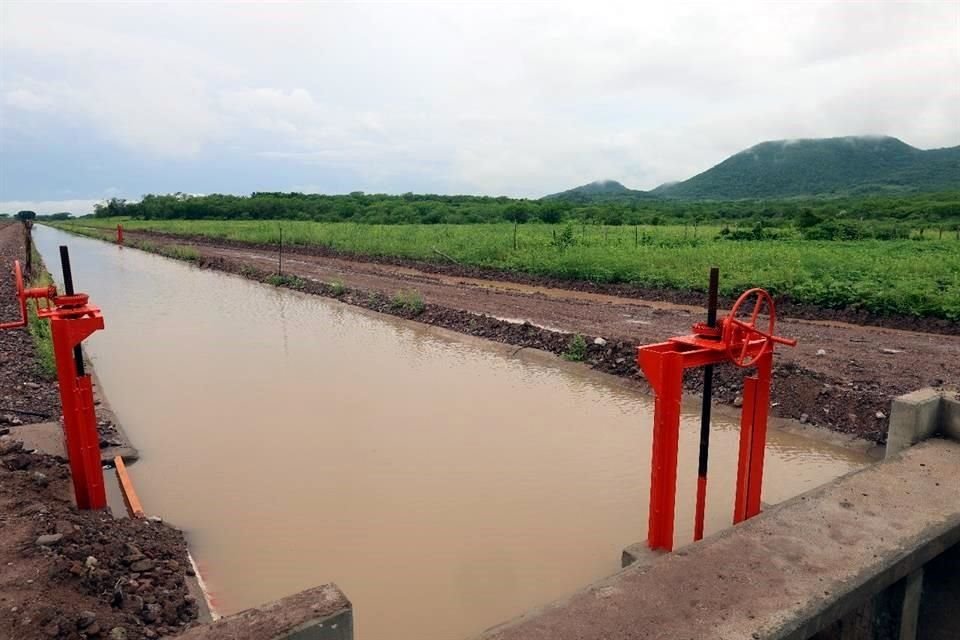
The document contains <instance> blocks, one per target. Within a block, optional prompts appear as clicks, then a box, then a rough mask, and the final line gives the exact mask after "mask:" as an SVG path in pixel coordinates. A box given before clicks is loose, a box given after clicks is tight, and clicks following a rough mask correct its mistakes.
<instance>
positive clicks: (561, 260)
mask: <svg viewBox="0 0 960 640" xmlns="http://www.w3.org/2000/svg"><path fill="white" fill-rule="evenodd" d="M117 222H118V220H117V219H115V218H114V219H106V220H104V219H101V220H98V219H84V220H77V221H70V222H66V223H62V224H58V225H57V226H62V227H64V228H66V229H71V230H77V231H79V232H84V231H85V230H84V229H82V227H84V226H88V227H89V226H96V227H100V228H104V229H112V228H115V227H116V224H117ZM123 224H124V228H125V229H128V230H132V231H135V230H138V229H147V230H156V231H165V232H169V233H176V234H188V235H193V234H196V235H201V236H208V237H212V238H225V239H231V240H240V241H247V242H260V243H276V242H277V240H278V238H279V223H278V222H277V221H269V222H259V221H203V220H169V221H156V220H124V221H123ZM282 226H283V241H284V245H285V246H290V245H320V246H325V247H330V248H333V249H336V250H340V251H347V252H353V253H358V254H364V255H370V256H399V257H405V258H414V259H420V260H431V261H442V262H448V260H447V259H446V258H444V257H442V256H441V255H440V254H444V255H446V256H450V257H451V258H453V259H455V260H456V261H457V262H458V263H460V264H463V265H470V266H478V267H493V268H498V269H505V270H512V271H519V272H526V273H531V274H537V275H544V276H551V277H556V278H560V279H571V280H573V279H575V280H587V281H593V282H599V283H632V284H636V285H640V286H646V287H660V288H671V289H679V290H693V291H704V290H705V288H706V284H707V274H708V272H709V268H710V266H712V265H716V266H719V267H720V275H721V279H720V282H721V284H720V288H721V293H722V294H724V295H728V296H733V295H737V294H739V293H740V292H742V291H743V290H745V289H748V288H750V287H754V286H761V287H764V288H766V289H768V290H769V291H770V292H771V293H773V294H775V295H780V296H782V295H789V296H790V297H791V298H792V299H793V300H794V301H797V302H803V303H810V304H814V305H818V306H821V307H826V308H842V307H851V308H859V309H865V310H867V311H870V312H873V313H876V314H880V315H889V314H904V315H914V316H932V317H939V318H946V319H949V320H960V242H958V241H957V239H955V238H954V237H952V236H950V237H945V238H944V239H943V240H936V239H930V238H929V237H928V239H924V240H916V239H914V240H849V241H813V240H803V239H802V238H800V236H799V234H798V233H797V232H796V231H795V230H793V229H777V230H775V232H776V233H778V234H779V237H778V238H777V239H772V240H758V241H732V240H720V239H717V235H718V233H719V231H720V228H719V227H717V226H700V227H699V229H697V231H696V236H694V230H693V227H692V226H691V227H683V226H646V227H639V228H635V227H631V226H616V227H614V226H606V227H604V226H597V225H583V224H579V223H576V224H559V225H546V224H525V225H520V228H519V236H518V248H517V249H514V248H513V225H512V224H471V225H442V224H440V225H368V224H354V223H323V222H306V221H283V222H282ZM86 232H87V233H90V234H95V233H97V232H96V231H92V230H86Z"/></svg>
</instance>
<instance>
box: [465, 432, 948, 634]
mask: <svg viewBox="0 0 960 640" xmlns="http://www.w3.org/2000/svg"><path fill="white" fill-rule="evenodd" d="M958 477H960V443H956V442H952V441H948V440H940V439H934V440H928V441H926V442H924V443H922V444H918V445H916V446H914V447H912V448H910V449H907V450H905V451H902V452H901V453H899V454H897V455H894V456H892V457H891V458H889V459H888V460H887V461H885V462H883V463H881V464H876V465H873V466H871V467H867V468H865V469H862V470H860V471H857V472H854V473H852V474H849V475H847V476H844V477H843V478H840V479H839V480H837V481H835V482H833V483H830V484H829V485H826V486H824V487H820V488H818V489H815V490H813V491H810V492H808V493H806V494H804V495H801V496H798V497H796V498H794V499H792V500H789V501H787V502H785V503H782V504H780V505H777V506H775V507H772V508H771V509H770V510H769V511H766V512H764V513H762V514H761V515H760V516H758V517H756V518H753V519H752V520H749V521H747V522H745V523H743V524H741V525H738V526H736V527H733V528H731V529H728V530H726V531H723V532H721V533H718V534H717V535H715V536H712V537H710V538H707V539H706V540H704V541H702V542H700V543H697V544H693V545H690V546H687V547H684V548H682V549H680V550H678V551H677V552H675V553H672V554H669V555H666V556H663V557H661V558H659V559H656V560H655V561H653V562H652V564H649V565H648V566H640V565H643V563H640V565H638V566H631V567H629V568H627V569H624V570H623V571H621V572H619V573H617V574H615V575H613V576H611V577H610V578H607V579H605V580H602V581H600V582H598V583H595V584H593V585H591V586H590V587H588V588H586V589H584V590H582V591H580V592H578V593H576V594H575V595H573V596H571V597H570V598H568V599H567V600H564V601H561V602H558V603H554V604H552V605H548V606H547V607H544V608H543V609H541V610H538V611H533V612H530V613H528V614H527V615H525V616H523V617H522V618H520V619H518V620H515V621H513V622H509V623H507V624H505V625H502V626H499V627H495V628H493V629H491V630H489V631H488V632H487V633H485V634H483V635H482V636H480V638H482V639H483V640H520V639H523V640H567V639H570V640H573V639H577V640H632V639H650V640H653V639H656V640H681V639H682V640H689V639H691V638H697V639H707V638H715V639H718V640H719V639H723V640H734V639H737V640H739V639H742V638H748V639H749V638H757V639H760V638H764V639H790V640H794V639H796V640H800V639H806V638H809V637H810V636H812V635H814V634H815V633H817V632H818V631H820V630H821V629H823V628H825V626H826V625H828V624H829V623H831V622H832V621H833V620H836V619H838V618H839V617H841V616H843V615H845V614H846V613H848V612H850V611H851V610H852V609H854V608H856V607H858V606H860V605H862V603H863V602H864V601H865V600H866V599H868V598H869V597H870V596H871V594H876V593H878V592H880V591H882V590H884V589H886V588H888V587H889V586H891V585H893V584H894V583H896V582H898V581H899V580H901V579H902V578H904V577H906V576H908V575H910V574H912V573H914V571H915V570H917V569H919V568H921V567H923V566H924V565H925V564H926V563H928V562H930V561H931V560H932V559H933V558H935V557H937V556H939V555H940V554H941V553H942V552H943V551H945V550H946V549H948V548H950V547H952V546H954V545H956V544H957V543H958V542H960V495H958V494H957V478H958Z"/></svg>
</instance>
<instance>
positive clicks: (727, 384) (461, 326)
mask: <svg viewBox="0 0 960 640" xmlns="http://www.w3.org/2000/svg"><path fill="white" fill-rule="evenodd" d="M127 237H128V238H131V239H133V240H134V241H136V240H137V239H142V240H148V241H149V242H151V243H154V244H177V245H189V246H191V247H193V248H195V249H196V250H197V251H198V252H199V254H200V260H199V262H200V263H201V264H203V265H206V266H211V267H215V268H220V269H224V270H228V271H233V272H239V273H243V274H245V275H248V276H252V277H259V278H260V279H262V277H263V276H264V275H265V274H270V273H276V270H277V253H276V249H275V248H265V247H255V246H238V245H237V244H236V243H225V242H217V241H212V240H204V239H200V238H189V239H185V238H171V237H169V236H165V235H162V234H155V233H144V232H136V233H130V232H127ZM318 253H319V252H315V251H309V252H308V251H298V250H296V249H292V250H291V249H290V248H287V249H286V250H285V252H284V259H283V271H284V273H285V274H288V275H295V276H298V277H300V278H304V279H306V280H308V281H310V282H311V283H312V284H313V285H314V286H313V287H312V289H311V286H308V287H307V288H308V290H315V291H314V292H316V293H326V294H327V295H330V294H331V293H330V290H329V289H330V288H329V287H327V288H324V287H316V286H315V285H316V283H339V284H342V285H343V286H344V287H346V289H347V290H349V291H350V292H351V293H352V295H350V296H347V301H348V302H352V303H354V304H360V305H362V306H366V307H369V308H376V309H377V310H385V309H384V307H385V306H387V305H383V304H378V303H377V302H376V296H374V298H373V300H372V301H371V300H370V296H371V295H374V294H379V295H380V297H382V298H385V299H389V298H390V297H391V296H393V295H395V294H396V293H397V292H399V291H403V290H406V291H409V290H416V291H418V292H419V293H420V295H421V296H422V297H423V299H424V301H425V302H426V303H427V309H426V311H425V312H424V313H423V314H420V315H419V316H418V317H417V319H418V320H420V321H424V322H428V323H431V324H437V325H441V326H446V327H448V328H451V329H455V330H458V331H462V332H464V333H471V334H473V335H480V336H483V337H488V338H492V339H495V340H498V341H501V342H508V343H513V344H517V345H518V346H532V347H537V348H546V349H547V350H551V351H554V352H557V351H561V350H562V349H563V347H564V345H565V344H566V340H567V339H568V337H569V334H573V333H581V334H584V335H587V336H590V337H591V339H592V338H593V337H602V338H603V339H604V340H605V341H606V343H607V345H605V346H603V347H600V346H595V345H591V348H590V352H589V357H588V361H589V362H590V363H591V364H592V365H593V366H596V367H598V368H601V369H603V370H605V371H609V372H611V373H616V374H619V375H625V376H630V377H636V376H637V375H638V374H637V371H636V368H635V366H634V365H633V356H634V350H635V346H636V345H639V344H646V343H652V342H660V341H663V340H665V339H666V338H669V337H670V336H674V335H680V334H685V333H689V331H690V327H691V325H692V324H693V323H694V322H698V321H701V320H702V319H703V317H704V315H705V311H704V309H703V308H702V307H699V306H695V305H680V304H673V303H668V302H662V301H653V300H642V299H637V298H634V297H626V296H619V295H611V294H606V293H594V292H589V291H581V290H574V289H562V288H558V287H554V286H547V285H536V284H520V283H517V282H510V281H503V280H494V279H486V278H478V277H466V276H460V275H451V274H447V273H443V272H442V271H443V269H442V268H439V269H438V268H437V266H436V265H417V264H416V263H412V262H408V263H407V264H402V265H398V264H384V263H379V262H374V261H369V262H364V261H362V260H358V259H357V258H356V257H348V258H347V257H337V256H331V255H318ZM418 267H420V268H418ZM337 289H339V287H337ZM809 314H810V312H809V309H805V310H804V315H809ZM824 315H826V316H828V317H833V316H835V315H836V314H835V313H834V312H825V313H824ZM523 323H530V324H532V325H534V327H533V328H544V329H547V330H549V331H548V332H540V331H531V327H529V326H525V325H523ZM551 333H553V334H557V335H558V336H559V338H560V339H559V340H557V339H554V336H552V335H550V334H551ZM777 333H779V334H781V335H785V336H790V337H794V338H797V339H798V340H799V342H800V343H799V345H798V346H797V347H796V348H794V349H790V348H780V349H779V350H778V353H777V363H778V364H777V372H776V375H777V378H778V382H777V384H776V387H775V389H774V394H773V402H774V403H776V404H775V406H774V408H773V410H774V413H775V414H778V415H781V416H783V417H788V418H801V417H803V418H804V421H809V422H811V423H814V424H821V425H825V426H830V427H832V428H835V429H837V430H840V431H845V432H850V433H855V434H858V435H861V436H865V437H868V438H872V439H875V440H881V441H882V440H883V438H884V434H885V431H886V423H887V414H888V406H889V400H890V398H891V397H893V396H896V395H898V394H901V393H904V392H907V391H912V390H914V389H917V388H919V387H923V386H935V387H947V388H956V387H957V386H958V384H960V336H957V335H949V334H941V333H925V332H919V331H907V330H899V329H890V328H883V327H877V326H863V325H856V324H850V323H844V322H837V321H834V320H812V319H795V318H784V317H781V318H780V319H779V320H778V329H777ZM534 334H535V335H534ZM557 345H559V346H557ZM739 379H740V373H739V372H733V371H729V372H726V373H722V374H721V375H720V380H719V389H718V399H719V400H721V401H724V400H725V401H728V402H732V401H733V400H734V399H735V397H736V396H737V395H738V390H739V388H740V386H739ZM687 386H688V388H692V389H696V388H697V381H696V379H695V377H692V378H691V380H690V381H689V382H688V385H687ZM804 414H806V415H804Z"/></svg>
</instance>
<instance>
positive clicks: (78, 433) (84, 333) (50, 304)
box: [0, 247, 107, 509]
mask: <svg viewBox="0 0 960 640" xmlns="http://www.w3.org/2000/svg"><path fill="white" fill-rule="evenodd" d="M60 258H61V261H62V263H63V275H64V285H65V287H64V288H65V289H66V294H65V295H57V290H56V287H54V286H53V285H50V286H49V287H35V288H31V289H25V288H24V286H23V273H22V271H21V269H20V262H19V261H16V262H14V266H13V274H14V282H15V284H16V288H17V298H18V300H19V303H20V318H19V319H18V320H16V321H13V322H6V323H2V324H0V329H16V328H20V327H25V326H26V325H27V301H28V300H34V301H35V304H36V307H37V316H38V317H39V318H41V319H47V320H49V321H50V333H51V336H52V338H53V352H54V357H55V359H56V364H57V382H58V383H59V386H60V402H61V404H62V406H63V428H64V439H65V441H66V442H65V443H66V450H67V456H68V457H69V460H70V474H71V476H72V478H73V489H74V495H75V496H76V500H77V507H79V508H80V509H103V508H104V507H106V506H107V496H106V491H105V489H104V484H103V470H102V468H101V466H100V436H99V434H98V433H97V417H96V412H95V411H94V405H93V382H92V380H91V378H90V376H89V375H88V374H87V373H86V372H85V371H84V367H83V355H82V353H81V351H80V343H81V342H83V340H84V339H86V338H87V337H88V336H90V335H91V334H92V333H93V332H94V331H97V330H99V329H103V316H102V315H101V314H100V309H98V308H97V307H94V306H92V305H90V304H88V301H89V297H88V296H87V295H86V294H84V293H74V291H73V278H72V274H71V271H70V257H69V255H68V253H67V248H66V247H60ZM41 301H42V302H43V304H40V303H41Z"/></svg>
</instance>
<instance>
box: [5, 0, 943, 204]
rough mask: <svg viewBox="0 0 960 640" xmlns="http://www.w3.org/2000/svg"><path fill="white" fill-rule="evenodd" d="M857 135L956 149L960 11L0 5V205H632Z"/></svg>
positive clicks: (774, 6)
mask: <svg viewBox="0 0 960 640" xmlns="http://www.w3.org/2000/svg"><path fill="white" fill-rule="evenodd" d="M861 134H888V135H893V136H896V137H899V138H901V139H902V140H904V141H905V142H907V143H909V144H912V145H914V146H917V147H921V148H932V147H943V146H953V145H957V144H960V2H935V3H930V4H916V3H914V4H902V3H893V2H881V3H876V4H872V3H853V2H837V3H825V4H817V3H812V2H802V3H796V4H786V3H762V4H742V5H741V4H733V3H730V2H722V3H721V2H717V3H709V4H692V3H683V2H669V3H667V2H662V3H657V4H644V3H639V2H629V3H624V4H612V3H602V2H597V1H592V2H587V1H584V2H577V3H566V4H560V3H555V4H546V3H493V2H486V3H480V2H475V3H453V2H448V3H438V2H435V3H403V4H401V3H390V4H362V3H344V4H309V5H308V4H276V3H274V4H265V5H259V6H258V5H248V4H244V5H239V4H237V5H226V4H213V3H190V4H188V3H179V4H173V5H146V4H140V3H122V4H121V3H112V4H97V5H78V4H69V5H67V4H62V5H53V4H48V3H39V2H37V3H17V2H11V1H9V0H5V1H4V2H2V4H0V211H10V210H14V211H15V210H17V209H19V208H33V209H35V210H37V211H38V212H52V211H61V210H72V211H74V212H76V213H83V212H86V211H88V210H89V208H90V206H91V204H92V202H94V201H96V200H99V199H101V198H104V197H109V196H119V197H127V198H138V197H139V196H141V195H142V194H144V193H167V192H175V191H183V192H188V193H212V192H222V193H250V192H251V191H264V190H270V191H281V190H282V191H287V190H296V191H308V192H324V193H344V192H349V191H354V190H362V191H367V192H387V193H402V192H406V191H414V192H433V193H481V194H493V195H500V194H505V195H513V196H527V197H539V196H541V195H544V194H546V193H551V192H555V191H560V190H563V189H567V188H570V187H573V186H576V185H578V184H582V183H584V182H589V181H592V180H595V179H599V178H612V179H616V180H620V181H621V182H623V183H625V184H626V185H627V186H630V187H633V188H642V189H647V188H652V187H654V186H656V185H658V184H660V183H662V182H664V181H670V180H679V179H684V178H687V177H690V176H691V175H693V174H696V173H698V172H700V171H703V170H705V169H708V168H709V167H710V166H712V165H714V164H716V163H717V162H719V161H721V160H723V159H724V158H725V157H727V156H728V155H730V154H733V153H735V152H737V151H739V150H741V149H744V148H746V147H749V146H752V145H753V144H756V143H757V142H760V141H763V140H770V139H781V138H802V137H826V136H843V135H861Z"/></svg>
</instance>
